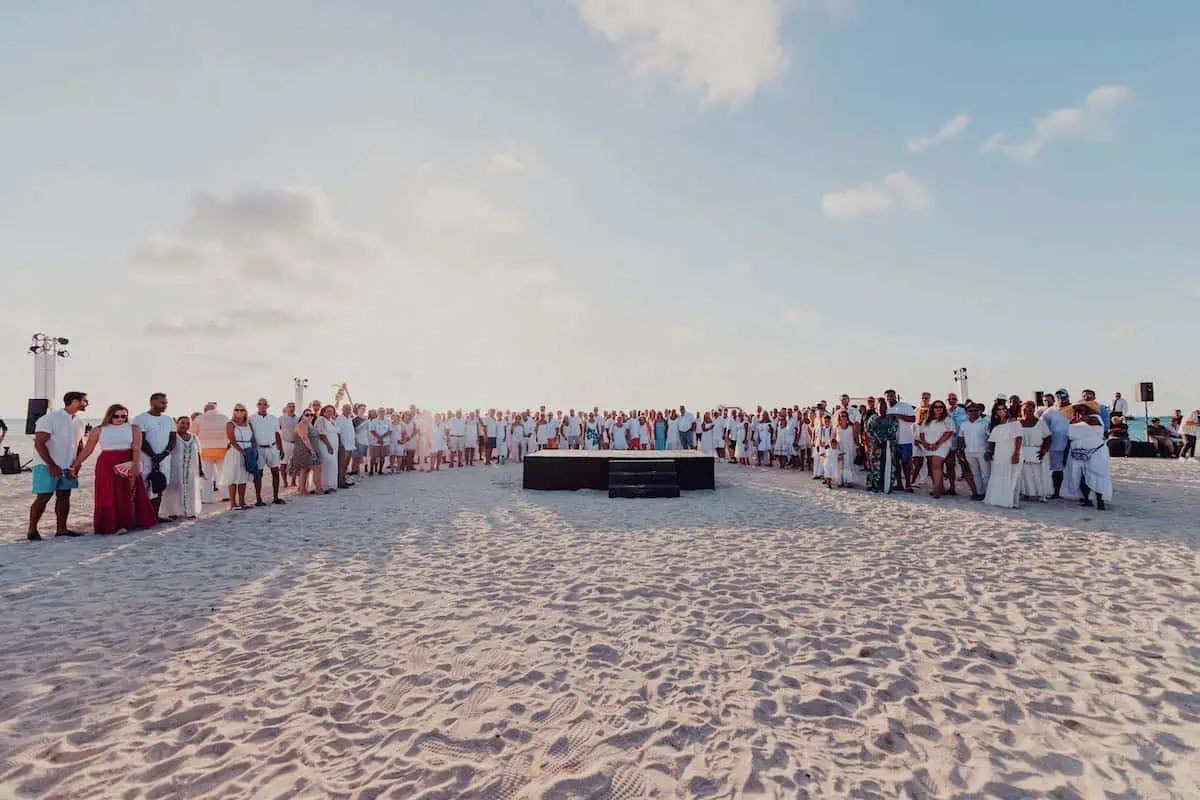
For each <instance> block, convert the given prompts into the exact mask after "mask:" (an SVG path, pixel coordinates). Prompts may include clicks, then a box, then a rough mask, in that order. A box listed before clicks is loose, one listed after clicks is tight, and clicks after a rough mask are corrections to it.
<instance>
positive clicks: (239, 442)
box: [221, 403, 258, 511]
mask: <svg viewBox="0 0 1200 800" xmlns="http://www.w3.org/2000/svg"><path fill="white" fill-rule="evenodd" d="M225 438H226V439H228V440H229V446H228V449H227V450H226V451H225V460H224V461H222V462H221V476H222V478H223V479H224V483H225V485H226V486H228V487H229V510H230V511H234V510H237V509H241V510H243V511H244V510H245V509H247V508H249V506H247V505H246V484H247V483H251V482H252V481H253V480H254V475H253V474H252V473H251V471H250V469H249V466H248V465H247V464H246V455H247V451H253V453H254V455H253V456H251V457H252V458H257V456H258V451H257V450H256V449H255V448H254V447H253V444H252V443H253V442H254V431H253V429H252V428H251V427H250V415H249V413H248V412H247V411H246V407H245V406H244V405H242V404H241V403H238V404H237V405H235V406H234V407H233V417H232V418H231V419H230V420H229V422H227V423H225ZM256 466H257V465H256Z"/></svg>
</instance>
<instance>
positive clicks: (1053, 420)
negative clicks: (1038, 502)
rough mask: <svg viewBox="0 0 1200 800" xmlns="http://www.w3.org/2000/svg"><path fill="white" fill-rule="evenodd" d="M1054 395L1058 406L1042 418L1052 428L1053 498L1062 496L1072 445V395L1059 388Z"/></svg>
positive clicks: (1047, 410) (1049, 410)
mask: <svg viewBox="0 0 1200 800" xmlns="http://www.w3.org/2000/svg"><path fill="white" fill-rule="evenodd" d="M1054 397H1055V398H1056V399H1057V400H1058V406H1057V407H1056V408H1047V409H1046V411H1045V413H1044V414H1042V420H1043V421H1045V423H1046V427H1048V428H1049V429H1050V478H1051V480H1053V481H1054V494H1052V495H1050V499H1051V500H1057V499H1058V498H1060V497H1061V496H1062V495H1061V492H1062V484H1063V470H1064V469H1065V468H1066V463H1067V448H1069V447H1070V446H1071V443H1070V441H1069V439H1068V434H1070V432H1071V395H1070V393H1069V392H1067V390H1066V389H1059V390H1058V391H1057V392H1055V393H1054Z"/></svg>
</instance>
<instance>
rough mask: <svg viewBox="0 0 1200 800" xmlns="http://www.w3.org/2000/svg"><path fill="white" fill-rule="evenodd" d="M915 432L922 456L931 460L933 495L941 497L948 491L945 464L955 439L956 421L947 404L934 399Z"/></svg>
mask: <svg viewBox="0 0 1200 800" xmlns="http://www.w3.org/2000/svg"><path fill="white" fill-rule="evenodd" d="M914 433H916V436H917V446H918V447H919V448H920V453H921V456H923V457H924V458H926V459H928V461H929V471H930V473H931V474H932V476H933V496H934V497H941V496H942V495H943V494H945V493H946V490H945V485H944V484H943V480H944V479H943V466H944V464H945V463H946V456H948V455H950V445H951V443H952V442H953V441H954V422H953V421H952V420H951V419H950V416H949V412H948V411H947V410H946V404H945V403H943V402H942V401H941V400H935V401H933V404H932V405H931V406H930V407H929V413H928V414H927V415H926V416H925V421H924V422H923V423H921V424H920V425H918V426H917V428H916V429H915V431H914Z"/></svg>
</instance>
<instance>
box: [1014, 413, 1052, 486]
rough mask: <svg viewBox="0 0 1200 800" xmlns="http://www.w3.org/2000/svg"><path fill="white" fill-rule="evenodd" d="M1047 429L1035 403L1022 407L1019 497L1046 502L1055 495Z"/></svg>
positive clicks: (1048, 430)
mask: <svg viewBox="0 0 1200 800" xmlns="http://www.w3.org/2000/svg"><path fill="white" fill-rule="evenodd" d="M1049 450H1050V428H1049V427H1048V426H1047V425H1046V423H1045V421H1044V420H1042V419H1041V418H1039V417H1038V415H1037V403H1035V402H1033V401H1032V400H1026V401H1025V402H1024V403H1022V404H1021V462H1022V463H1021V497H1023V498H1025V499H1026V500H1036V501H1038V502H1039V503H1045V502H1046V498H1048V497H1049V496H1050V495H1051V494H1053V493H1054V481H1053V479H1052V478H1051V475H1050V461H1049V459H1047V458H1046V453H1047V452H1049Z"/></svg>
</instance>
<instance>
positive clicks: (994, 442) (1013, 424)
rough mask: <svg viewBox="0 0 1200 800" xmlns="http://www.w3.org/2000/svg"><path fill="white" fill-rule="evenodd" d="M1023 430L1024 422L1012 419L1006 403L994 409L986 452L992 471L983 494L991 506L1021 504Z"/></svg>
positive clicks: (1011, 506)
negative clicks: (985, 492)
mask: <svg viewBox="0 0 1200 800" xmlns="http://www.w3.org/2000/svg"><path fill="white" fill-rule="evenodd" d="M1023 431H1024V429H1023V428H1022V427H1021V423H1020V422H1017V421H1015V420H1013V421H1009V419H1008V409H1007V408H1006V407H1005V406H1003V405H997V406H996V407H995V408H994V409H992V432H991V433H990V434H989V435H988V450H987V455H985V456H984V458H986V459H987V460H988V462H989V463H991V465H992V474H991V476H990V477H989V478H988V488H987V494H986V495H984V498H983V502H985V503H987V504H988V505H990V506H998V507H1000V508H1018V507H1020V502H1019V498H1020V495H1021V460H1022V456H1023V453H1022V443H1023V441H1024V440H1023V437H1022V432H1023Z"/></svg>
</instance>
